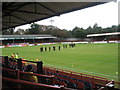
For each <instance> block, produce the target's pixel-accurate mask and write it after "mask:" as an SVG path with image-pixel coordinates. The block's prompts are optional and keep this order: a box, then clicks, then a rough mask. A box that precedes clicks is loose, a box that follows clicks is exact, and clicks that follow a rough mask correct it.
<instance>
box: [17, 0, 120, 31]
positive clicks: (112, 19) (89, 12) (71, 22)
mask: <svg viewBox="0 0 120 90" xmlns="http://www.w3.org/2000/svg"><path fill="white" fill-rule="evenodd" d="M50 20H54V22H53V23H51V22H50ZM36 23H38V24H41V25H51V24H52V25H53V26H57V27H58V28H60V29H67V30H72V29H73V28H74V27H75V26H77V27H80V28H84V29H86V28H88V27H89V26H91V27H92V26H93V25H94V24H95V23H97V24H98V26H101V27H102V28H106V27H111V26H112V25H118V3H117V2H110V3H105V4H102V5H97V6H94V7H90V8H86V9H82V10H78V11H74V12H71V13H67V14H63V15H60V16H56V17H52V18H49V19H45V20H42V21H38V22H36ZM18 28H22V29H27V28H30V25H28V24H27V25H24V26H20V27H17V28H16V29H18Z"/></svg>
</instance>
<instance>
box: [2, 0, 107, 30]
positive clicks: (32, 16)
mask: <svg viewBox="0 0 120 90" xmlns="http://www.w3.org/2000/svg"><path fill="white" fill-rule="evenodd" d="M102 3H105V2H3V3H2V29H8V28H15V27H17V26H20V25H24V24H30V23H32V22H35V21H39V20H43V19H47V18H50V17H53V16H60V15H61V14H64V13H68V12H72V11H75V10H80V9H84V8H87V7H91V6H95V5H98V4H102ZM73 18H74V17H73Z"/></svg>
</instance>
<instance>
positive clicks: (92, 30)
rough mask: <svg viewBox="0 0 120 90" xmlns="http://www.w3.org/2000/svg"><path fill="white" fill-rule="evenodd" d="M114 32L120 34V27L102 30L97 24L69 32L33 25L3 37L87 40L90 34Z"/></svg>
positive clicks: (8, 32)
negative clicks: (13, 35)
mask: <svg viewBox="0 0 120 90" xmlns="http://www.w3.org/2000/svg"><path fill="white" fill-rule="evenodd" d="M112 32H120V25H118V26H116V25H113V26H111V27H107V28H102V27H99V26H98V24H97V23H95V24H94V26H93V27H91V26H89V27H88V28H87V29H83V28H79V27H75V28H74V29H73V30H71V31H68V30H65V29H59V28H57V27H55V26H52V25H50V26H45V25H39V24H37V23H32V24H31V26H30V28H28V29H26V30H23V29H18V30H17V31H16V32H14V30H13V29H7V30H3V31H2V33H3V35H9V34H17V35H20V34H21V33H22V34H23V35H24V34H51V35H53V36H57V37H60V38H73V37H74V38H86V36H87V35H88V34H100V33H112Z"/></svg>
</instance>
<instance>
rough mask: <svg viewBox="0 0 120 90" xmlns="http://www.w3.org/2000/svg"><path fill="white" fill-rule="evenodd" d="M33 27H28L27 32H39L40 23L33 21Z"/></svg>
mask: <svg viewBox="0 0 120 90" xmlns="http://www.w3.org/2000/svg"><path fill="white" fill-rule="evenodd" d="M30 27H31V28H29V29H27V30H28V31H27V33H29V34H39V25H38V24H36V23H32V24H31V26H30Z"/></svg>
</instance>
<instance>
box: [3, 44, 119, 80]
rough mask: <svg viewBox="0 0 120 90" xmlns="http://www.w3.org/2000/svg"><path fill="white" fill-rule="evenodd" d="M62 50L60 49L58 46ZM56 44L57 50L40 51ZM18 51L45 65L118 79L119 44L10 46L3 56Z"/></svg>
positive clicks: (27, 57) (21, 55)
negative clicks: (65, 46) (59, 47)
mask: <svg viewBox="0 0 120 90" xmlns="http://www.w3.org/2000/svg"><path fill="white" fill-rule="evenodd" d="M59 45H60V46H61V50H58V46H59ZM49 46H50V47H52V46H56V51H53V50H52V48H51V51H48V50H47V51H46V52H45V51H43V52H40V47H47V48H48V47H49ZM12 53H18V54H19V57H21V58H25V59H27V60H32V61H34V60H35V59H36V58H38V60H41V61H43V65H45V66H49V67H54V68H60V69H63V70H70V71H75V72H80V73H85V74H89V75H95V76H101V77H106V78H108V79H109V80H112V79H114V80H115V81H118V44H116V43H113V44H111V43H110V44H76V46H75V47H74V48H70V47H67V48H63V45H62V44H56V45H55V44H54V45H40V46H25V47H9V48H3V49H2V55H3V56H6V55H8V56H11V54H12Z"/></svg>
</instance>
